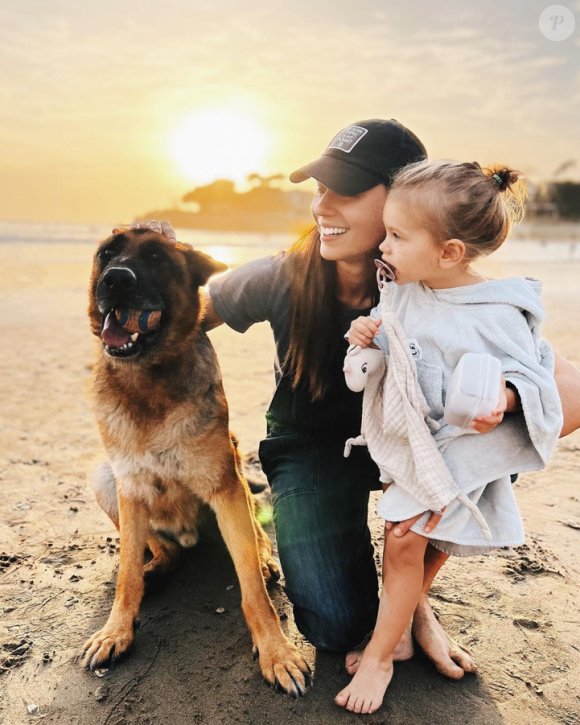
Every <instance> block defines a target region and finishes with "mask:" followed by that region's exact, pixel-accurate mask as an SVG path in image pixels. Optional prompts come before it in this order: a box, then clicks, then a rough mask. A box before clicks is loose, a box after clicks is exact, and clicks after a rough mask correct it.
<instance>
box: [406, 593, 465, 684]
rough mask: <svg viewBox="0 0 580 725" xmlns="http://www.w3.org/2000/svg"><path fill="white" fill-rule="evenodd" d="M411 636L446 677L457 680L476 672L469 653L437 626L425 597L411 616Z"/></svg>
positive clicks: (437, 623) (424, 596) (423, 596)
mask: <svg viewBox="0 0 580 725" xmlns="http://www.w3.org/2000/svg"><path fill="white" fill-rule="evenodd" d="M413 635H414V636H415V639H416V640H417V644H419V645H420V647H421V649H422V650H423V652H425V654H426V655H427V657H429V659H430V660H432V661H433V663H434V664H435V667H436V668H437V669H438V670H439V672H441V673H442V674H443V675H445V676H446V677H450V678H452V679H454V680H459V679H460V678H461V677H463V675H464V674H465V673H466V672H477V665H476V664H475V662H474V660H473V658H472V656H471V654H470V652H469V651H468V650H466V649H465V647H462V646H461V645H459V644H457V642H454V641H453V640H452V639H451V637H450V636H449V635H448V634H447V632H446V631H445V630H444V629H443V627H442V626H441V625H440V624H439V622H438V620H437V617H436V616H435V613H434V612H433V610H432V609H431V604H430V603H429V599H428V598H427V596H426V595H422V597H421V600H420V601H419V604H418V605H417V609H416V610H415V614H414V615H413Z"/></svg>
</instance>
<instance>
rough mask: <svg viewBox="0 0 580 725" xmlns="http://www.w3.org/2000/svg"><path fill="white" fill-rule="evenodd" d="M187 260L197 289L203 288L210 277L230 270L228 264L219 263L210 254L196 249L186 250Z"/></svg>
mask: <svg viewBox="0 0 580 725" xmlns="http://www.w3.org/2000/svg"><path fill="white" fill-rule="evenodd" d="M185 258H186V259H187V266H188V267H189V271H190V274H191V279H192V282H193V284H194V286H196V287H203V286H204V285H205V284H206V283H207V281H208V279H209V278H210V277H213V275H214V274H219V273H220V272H225V271H226V269H227V268H228V266H227V264H224V263H223V262H218V261H217V259H214V258H213V257H210V256H209V254H204V253H203V252H198V251H197V250H196V249H192V250H191V251H190V250H189V249H188V250H186V252H185Z"/></svg>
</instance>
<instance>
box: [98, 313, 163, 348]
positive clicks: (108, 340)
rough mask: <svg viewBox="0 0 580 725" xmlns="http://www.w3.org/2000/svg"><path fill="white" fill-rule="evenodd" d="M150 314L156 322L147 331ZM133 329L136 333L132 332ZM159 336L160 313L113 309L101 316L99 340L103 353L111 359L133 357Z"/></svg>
mask: <svg viewBox="0 0 580 725" xmlns="http://www.w3.org/2000/svg"><path fill="white" fill-rule="evenodd" d="M152 313H153V314H154V315H156V321H155V323H154V329H148V320H149V319H151V317H152ZM149 325H150V326H153V325H152V324H151V323H149ZM135 327H137V328H138V330H139V331H138V332H133V330H134V329H135ZM127 328H128V329H127ZM160 334H161V313H160V312H158V311H151V310H145V311H143V310H138V311H136V310H131V309H127V308H113V309H112V310H109V312H107V314H106V315H104V316H103V324H102V328H101V340H102V341H103V343H104V347H105V351H106V352H107V353H108V354H109V355H112V356H113V357H122V358H127V357H134V356H136V355H138V354H139V353H141V352H143V351H144V350H145V348H146V346H148V345H151V344H153V343H154V342H156V341H157V340H158V339H159V336H160Z"/></svg>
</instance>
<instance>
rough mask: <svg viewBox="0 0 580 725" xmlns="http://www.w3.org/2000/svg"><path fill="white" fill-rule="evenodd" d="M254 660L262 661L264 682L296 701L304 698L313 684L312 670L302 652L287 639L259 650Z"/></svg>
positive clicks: (256, 649) (255, 653)
mask: <svg viewBox="0 0 580 725" xmlns="http://www.w3.org/2000/svg"><path fill="white" fill-rule="evenodd" d="M253 652H254V659H258V658H259V660H260V669H261V670H262V675H263V677H264V680H265V681H266V683H267V684H268V685H270V687H273V688H274V690H276V692H285V693H286V694H288V695H290V697H292V698H294V699H296V698H298V697H302V696H303V695H304V694H305V693H306V690H307V689H308V688H309V687H310V685H311V684H312V677H311V675H312V670H311V669H310V665H309V664H308V662H306V660H305V659H304V658H303V657H302V655H301V654H300V652H299V651H298V650H297V649H296V647H294V645H292V644H290V642H288V640H287V639H286V638H284V639H283V640H282V641H279V642H276V643H270V644H268V645H267V646H265V647H264V645H262V646H261V647H260V649H259V650H258V648H257V647H254V650H253Z"/></svg>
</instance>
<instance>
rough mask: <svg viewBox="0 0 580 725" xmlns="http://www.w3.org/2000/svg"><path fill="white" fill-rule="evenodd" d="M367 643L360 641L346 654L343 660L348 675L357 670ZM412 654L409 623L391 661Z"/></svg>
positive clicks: (406, 658) (366, 641)
mask: <svg viewBox="0 0 580 725" xmlns="http://www.w3.org/2000/svg"><path fill="white" fill-rule="evenodd" d="M367 644H368V640H364V642H362V643H361V644H360V645H359V646H358V647H357V648H356V649H353V650H351V651H350V652H349V653H348V654H347V656H346V658H345V660H344V667H345V669H346V671H347V672H348V674H349V675H354V674H355V673H356V671H357V670H358V667H359V665H360V663H361V660H362V657H363V654H364V651H365V647H366V646H367ZM414 654H415V650H414V647H413V635H412V634H411V625H409V626H408V627H407V629H406V630H405V631H404V632H403V636H402V637H401V639H400V640H399V643H398V644H397V646H396V647H395V651H394V652H393V662H404V661H405V660H410V659H411V657H412V656H413V655H414Z"/></svg>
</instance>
